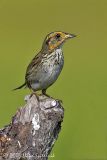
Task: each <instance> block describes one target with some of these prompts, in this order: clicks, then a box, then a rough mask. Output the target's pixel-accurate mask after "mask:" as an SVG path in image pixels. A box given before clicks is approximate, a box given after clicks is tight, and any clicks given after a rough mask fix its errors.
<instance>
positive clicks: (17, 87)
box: [13, 82, 26, 91]
mask: <svg viewBox="0 0 107 160" xmlns="http://www.w3.org/2000/svg"><path fill="white" fill-rule="evenodd" d="M24 86H26V82H25V83H24V84H22V85H21V86H19V87H17V88H15V89H13V91H15V90H17V89H21V88H23V87H24Z"/></svg>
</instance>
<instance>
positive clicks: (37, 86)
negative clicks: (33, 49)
mask: <svg viewBox="0 0 107 160" xmlns="http://www.w3.org/2000/svg"><path fill="white" fill-rule="evenodd" d="M74 37H75V35H74V34H69V33H65V32H61V31H59V32H51V33H50V34H48V35H47V36H46V38H45V40H44V42H43V45H42V49H41V51H40V52H39V53H38V54H37V55H36V56H35V57H34V58H33V59H32V61H31V63H30V64H29V65H28V67H27V70H26V75H25V83H24V84H23V85H21V86H20V87H18V88H16V89H20V88H22V87H24V86H26V87H28V88H30V89H32V90H33V91H34V92H36V91H38V90H42V93H43V94H46V89H47V88H48V87H49V86H51V85H52V84H53V83H54V82H55V81H56V80H57V78H58V76H59V74H60V72H61V70H62V68H63V65H64V56H63V52H62V45H63V43H64V42H65V41H66V40H67V39H70V38H74ZM16 89H15V90H16Z"/></svg>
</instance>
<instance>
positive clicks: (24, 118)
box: [0, 95, 64, 160]
mask: <svg viewBox="0 0 107 160" xmlns="http://www.w3.org/2000/svg"><path fill="white" fill-rule="evenodd" d="M25 101H26V105H25V106H24V107H21V108H20V109H19V110H18V111H17V112H16V114H15V116H14V117H13V118H12V122H11V123H10V124H9V125H8V126H5V127H4V128H3V129H1V130H0V160H4V159H6V160H7V159H8V160H22V159H27V160H47V159H48V156H49V154H50V152H51V150H52V147H53V145H54V143H55V141H56V140H57V138H58V134H59V132H60V130H61V122H62V121H63V117H64V109H63V107H62V105H61V102H60V101H58V100H55V99H53V98H49V97H46V96H44V95H40V96H39V97H38V98H37V97H36V96H35V95H33V96H32V97H31V96H26V97H25Z"/></svg>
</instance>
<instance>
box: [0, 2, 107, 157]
mask: <svg viewBox="0 0 107 160" xmlns="http://www.w3.org/2000/svg"><path fill="white" fill-rule="evenodd" d="M56 30H58V31H59V30H61V31H65V32H69V33H75V34H77V35H78V37H77V38H75V39H72V40H70V41H68V42H67V43H66V44H65V45H64V47H63V50H64V55H65V66H64V69H63V71H62V73H61V75H60V77H59V79H58V80H57V82H56V83H55V84H54V85H53V86H52V87H50V88H49V89H48V94H50V95H51V96H53V97H56V98H59V99H62V100H63V103H64V108H65V117H64V122H63V125H62V131H61V133H60V135H59V138H58V141H57V142H56V144H55V147H54V149H53V153H54V154H55V157H54V158H50V159H54V160H59V159H61V160H65V159H67V160H73V159H89V160H91V159H101V160H102V159H107V41H106V38H107V0H54V1H50V0H44V1H43V0H0V90H1V91H0V127H3V126H4V125H6V124H8V123H9V122H10V120H11V117H12V115H14V114H15V112H16V110H17V108H18V107H19V106H20V105H21V106H22V105H24V104H25V102H24V96H25V95H27V94H29V93H30V92H29V90H28V89H26V90H24V89H22V90H20V91H16V92H12V91H11V90H12V89H13V88H15V87H17V86H19V85H20V84H22V83H23V82H24V75H25V70H26V67H27V65H28V63H29V62H30V60H31V59H32V58H33V57H34V55H35V54H36V53H38V51H39V50H40V48H41V45H42V41H43V39H44V37H45V35H46V34H47V33H49V32H51V31H56Z"/></svg>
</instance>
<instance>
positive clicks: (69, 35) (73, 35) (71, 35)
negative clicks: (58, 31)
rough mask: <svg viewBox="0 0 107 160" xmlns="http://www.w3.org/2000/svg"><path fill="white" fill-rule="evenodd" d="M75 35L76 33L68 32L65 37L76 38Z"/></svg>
mask: <svg viewBox="0 0 107 160" xmlns="http://www.w3.org/2000/svg"><path fill="white" fill-rule="evenodd" d="M74 37H76V35H75V34H68V33H67V34H66V35H65V38H66V39H68V38H74Z"/></svg>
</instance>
